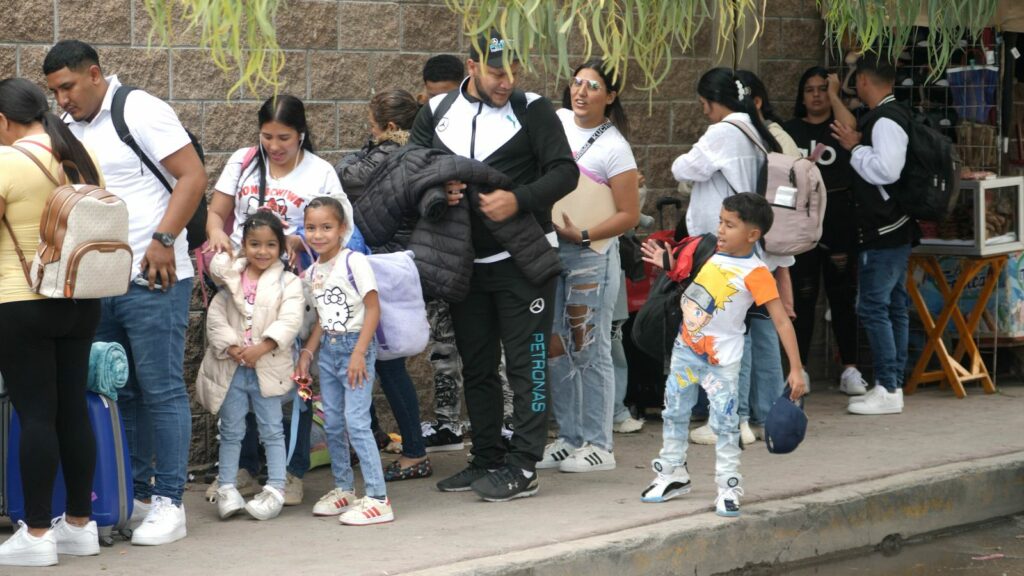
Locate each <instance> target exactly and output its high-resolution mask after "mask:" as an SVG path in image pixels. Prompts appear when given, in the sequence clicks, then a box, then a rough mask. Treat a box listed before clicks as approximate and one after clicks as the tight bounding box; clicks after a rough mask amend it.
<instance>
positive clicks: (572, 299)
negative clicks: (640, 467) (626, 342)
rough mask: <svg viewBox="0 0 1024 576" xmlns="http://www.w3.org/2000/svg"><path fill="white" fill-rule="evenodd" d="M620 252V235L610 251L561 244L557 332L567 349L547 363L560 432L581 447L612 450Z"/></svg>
mask: <svg viewBox="0 0 1024 576" xmlns="http://www.w3.org/2000/svg"><path fill="white" fill-rule="evenodd" d="M618 251H619V248H618V241H617V240H614V241H612V243H611V245H610V246H609V247H608V252H607V253H605V254H599V253H597V252H594V251H593V250H590V249H589V248H581V247H580V246H577V245H575V244H569V243H567V242H563V243H562V244H561V245H560V246H559V247H558V254H559V256H560V257H561V258H562V264H563V266H564V270H563V271H562V275H561V277H560V278H559V279H558V288H557V291H556V292H555V321H554V325H553V327H552V331H553V332H554V335H555V337H557V338H558V339H559V340H560V341H561V343H562V348H563V349H564V351H565V353H564V354H562V355H559V356H552V357H551V359H550V362H549V363H548V366H549V369H550V371H551V403H552V407H553V408H554V410H555V419H556V420H557V421H558V428H559V433H558V435H559V437H560V438H562V439H563V440H565V441H566V442H568V443H569V444H570V445H572V446H575V447H577V448H579V447H580V446H583V445H584V444H586V443H590V444H593V445H594V446H597V447H599V448H601V449H604V450H608V451H609V452H610V451H611V450H612V417H613V414H614V412H615V369H614V367H613V365H612V342H611V330H612V313H613V312H614V309H613V308H614V306H613V304H614V300H612V301H611V302H609V301H608V300H609V297H611V298H614V297H615V296H617V295H618V291H619V281H620V278H621V272H620V270H619V266H618V265H616V266H614V267H613V266H612V263H613V258H612V255H613V254H616V255H617V254H618ZM615 260H616V261H617V258H616V259H615ZM574 326H575V327H577V329H576V330H573V327H574Z"/></svg>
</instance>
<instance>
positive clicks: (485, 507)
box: [0, 382, 1024, 576]
mask: <svg viewBox="0 0 1024 576" xmlns="http://www.w3.org/2000/svg"><path fill="white" fill-rule="evenodd" d="M1001 384H1002V388H1001V389H1000V392H999V393H997V394H995V395H991V396H986V395H984V394H982V393H981V392H980V390H978V389H977V388H973V387H972V388H970V389H969V390H968V393H969V396H968V397H967V398H966V399H964V400H957V399H956V398H955V397H954V396H953V395H952V393H951V392H949V391H948V390H938V389H935V388H931V389H926V390H923V391H921V392H919V393H918V394H916V395H914V396H908V397H907V400H906V405H907V409H906V411H905V412H904V414H901V415H896V416H880V417H866V416H851V415H847V414H846V413H845V404H846V399H845V397H844V396H841V395H840V394H839V393H837V392H836V391H834V390H829V389H826V388H825V386H823V385H821V384H819V385H818V386H817V387H816V388H815V392H814V394H812V395H811V396H810V397H809V398H808V400H807V412H808V414H809V416H810V425H809V428H808V438H807V439H806V440H805V441H804V443H803V445H801V446H800V448H799V449H798V450H797V451H796V452H795V453H793V454H790V455H786V456H777V455H772V454H769V453H768V452H767V450H766V449H765V448H764V445H763V443H758V444H757V445H755V446H754V447H750V448H748V449H747V450H746V451H745V452H744V453H743V457H742V468H741V471H742V472H743V474H744V488H745V490H746V497H745V498H743V500H742V503H743V516H742V517H741V518H739V519H723V518H719V517H717V516H715V515H714V513H713V511H712V508H713V506H712V504H713V498H714V493H715V488H714V481H713V461H714V449H713V447H710V446H692V445H691V448H690V454H689V469H690V473H691V476H692V479H693V491H692V492H691V493H690V494H689V495H687V496H684V497H681V498H678V499H676V500H673V501H670V502H667V503H664V504H643V503H641V502H640V499H639V495H640V491H641V490H642V489H643V488H644V487H645V486H646V485H647V483H648V482H649V481H650V479H651V478H652V473H651V471H650V469H649V462H650V460H651V458H653V457H654V456H655V455H656V454H657V451H658V448H659V446H660V425H658V424H657V423H649V424H648V425H647V426H646V427H645V428H644V431H643V432H641V433H640V434H635V435H628V436H619V435H617V436H616V442H617V444H616V449H615V454H616V458H617V460H618V469H617V470H615V471H610V472H596V473H591V474H580V475H571V474H561V473H559V472H557V471H542V472H541V488H540V492H539V494H538V495H537V496H536V497H533V498H528V499H524V500H519V501H514V502H509V503H502V504H492V503H486V502H483V501H481V500H479V499H477V498H476V497H475V496H474V495H473V494H472V493H458V494H442V493H440V492H438V491H437V490H436V488H435V487H434V482H435V481H436V480H439V479H441V478H444V477H445V476H447V475H448V474H451V473H453V472H455V471H457V470H458V469H460V468H461V467H462V466H463V465H464V464H465V461H466V460H465V453H463V452H455V453H447V454H438V455H433V456H432V460H433V463H434V467H435V476H434V478H431V479H427V480H416V481H407V482H399V483H396V484H392V485H389V489H390V497H391V499H392V502H393V504H394V508H395V514H396V518H397V519H396V521H395V522H394V523H392V524H387V525H381V526H375V527H364V528H353V527H345V526H341V525H339V524H338V523H337V521H336V520H335V519H333V518H330V519H323V518H313V517H312V516H311V515H310V509H311V507H312V504H313V503H314V502H315V501H316V499H317V498H318V497H319V496H320V495H321V494H322V493H323V492H325V491H326V490H327V489H329V487H330V474H329V471H327V470H326V469H318V470H315V471H312V472H311V473H310V474H309V475H308V476H307V479H306V498H305V502H304V504H303V505H302V506H297V507H292V508H286V509H285V511H284V513H283V514H282V515H281V516H280V517H279V518H277V519H275V520H272V521H268V522H257V521H255V520H251V519H248V518H246V517H244V516H240V517H236V518H233V519H231V520H229V521H226V522H221V521H220V520H218V519H217V516H216V507H215V505H212V504H208V503H206V502H205V501H204V500H203V491H204V490H205V488H206V486H205V485H195V486H191V487H190V490H189V492H188V493H187V495H186V499H185V500H186V509H187V512H188V518H189V536H188V538H186V539H185V540H182V541H180V542H177V543H174V544H171V545H167V546H161V547H157V548H142V547H132V546H130V545H128V544H127V543H124V542H118V543H117V544H115V546H114V547H113V548H107V549H103V551H102V553H101V554H100V555H99V556H98V557H92V558H73V557H61V565H60V566H58V567H54V568H48V569H21V570H7V569H4V568H2V567H0V574H74V575H78V574H99V573H103V574H111V575H117V574H146V575H147V576H158V575H164V574H168V575H169V574H174V575H180V574H194V573H200V572H201V573H206V574H218V575H221V574H247V575H251V574H289V575H291V574H401V573H417V574H424V575H426V574H510V573H511V574H581V573H584V572H585V573H587V574H588V576H597V575H599V574H616V575H618V574H684V573H685V574H714V573H717V572H721V571H724V570H731V569H735V568H739V567H742V566H744V565H748V564H758V563H773V562H778V561H783V562H784V561H793V560H799V559H803V558H808V557H813V556H815V555H820V554H826V553H829V552H834V551H838V550H844V549H850V548H856V547H860V546H868V545H874V544H877V543H879V542H880V541H881V540H882V539H883V538H884V537H886V536H887V535H889V534H900V535H901V536H903V537H909V536H912V535H915V534H920V533H923V532H928V531H931V530H936V529H939V528H943V527H946V526H952V525H957V524H963V523H968V522H974V521H978V520H982V519H985V518H990V517H994V516H1002V515H1008V514H1011V513H1015V512H1020V511H1022V510H1024V386H1021V385H1019V384H1018V385H1008V384H1006V383H1005V382H1003V383H1001ZM357 477H358V474H357ZM6 536H7V533H6V532H5V533H0V538H6Z"/></svg>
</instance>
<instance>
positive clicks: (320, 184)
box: [206, 94, 352, 262]
mask: <svg viewBox="0 0 1024 576" xmlns="http://www.w3.org/2000/svg"><path fill="white" fill-rule="evenodd" d="M257 127H258V129H259V142H258V143H257V145H256V146H255V147H247V148H241V149H239V150H236V151H235V153H234V154H232V155H231V158H229V159H228V162H227V164H226V165H225V166H224V170H223V171H222V172H221V174H220V178H219V179H218V180H217V184H216V185H215V186H214V191H215V193H214V195H213V198H212V199H211V200H210V212H209V217H208V218H207V220H206V233H207V237H208V238H209V239H210V242H209V249H210V250H212V251H214V252H222V251H227V252H231V253H234V251H235V250H237V249H238V248H239V247H240V246H241V244H242V223H244V222H245V219H246V218H247V217H248V216H250V215H251V214H253V213H254V212H256V211H257V210H269V211H271V212H273V213H274V214H277V216H278V217H279V218H280V219H281V224H282V225H283V226H284V232H285V234H286V238H287V243H288V246H287V247H286V248H287V251H286V252H287V254H288V260H289V262H295V258H296V257H297V256H298V255H299V254H301V253H302V251H303V247H302V239H301V237H300V236H299V234H300V232H301V231H302V229H303V227H302V224H303V218H302V211H303V209H304V208H305V207H306V204H308V203H309V201H310V200H312V199H313V198H317V197H319V196H331V197H334V198H336V199H337V200H338V201H339V202H341V205H342V207H343V208H344V209H345V215H346V218H347V219H348V221H349V224H351V222H352V205H351V204H350V203H349V201H348V198H347V197H346V196H345V193H344V192H343V191H342V189H341V182H340V181H339V180H338V175H337V174H336V173H335V172H334V168H333V167H332V166H331V165H330V163H328V162H327V161H326V160H324V159H322V158H320V157H319V156H317V155H315V154H314V153H313V135H312V134H311V133H310V130H309V125H308V124H307V122H306V107H305V105H303V103H302V100H299V99H298V98H296V97H295V96H290V95H288V94H279V95H278V96H275V97H271V98H268V99H267V101H266V102H264V103H263V106H261V107H260V109H259V112H258V113H257ZM232 218H233V219H234V225H233V226H232V227H230V232H227V231H225V226H224V224H225V222H228V221H229V220H231V219H232ZM348 229H349V230H351V229H352V227H351V226H349V227H348ZM349 234H350V235H351V232H349ZM345 241H346V242H347V241H348V238H347V237H346V238H345Z"/></svg>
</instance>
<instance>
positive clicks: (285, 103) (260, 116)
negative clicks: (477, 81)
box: [252, 94, 313, 204]
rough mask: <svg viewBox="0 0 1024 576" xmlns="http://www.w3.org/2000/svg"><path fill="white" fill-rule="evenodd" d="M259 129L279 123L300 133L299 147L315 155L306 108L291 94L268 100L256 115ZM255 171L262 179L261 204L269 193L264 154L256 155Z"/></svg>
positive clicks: (279, 95)
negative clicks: (271, 123)
mask: <svg viewBox="0 0 1024 576" xmlns="http://www.w3.org/2000/svg"><path fill="white" fill-rule="evenodd" d="M256 118H257V120H258V122H259V124H258V125H259V127H260V128H262V127H263V125H264V124H266V123H267V122H278V123H281V124H284V125H285V126H287V127H289V128H292V129H293V130H295V131H296V132H298V133H299V139H300V144H299V147H300V148H302V149H303V150H305V151H306V152H309V153H310V154H312V153H313V135H312V134H311V133H310V131H309V124H308V123H307V122H306V106H305V105H304V104H303V103H302V100H299V99H298V98H296V97H295V96H292V95H291V94H278V95H277V96H272V97H270V98H267V101H266V102H264V103H263V106H260V110H259V112H257V113H256ZM252 169H253V171H255V172H256V174H258V175H259V179H260V195H259V198H260V204H262V203H263V198H264V196H265V195H266V193H267V164H266V160H265V159H264V158H263V154H262V153H260V154H257V155H256V162H254V163H253V168H252Z"/></svg>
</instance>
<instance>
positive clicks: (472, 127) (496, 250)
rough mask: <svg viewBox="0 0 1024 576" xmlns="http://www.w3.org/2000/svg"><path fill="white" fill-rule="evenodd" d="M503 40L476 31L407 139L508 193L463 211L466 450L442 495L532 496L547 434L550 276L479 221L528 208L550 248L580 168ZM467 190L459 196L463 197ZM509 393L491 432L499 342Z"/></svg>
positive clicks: (460, 334)
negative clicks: (505, 418) (456, 74)
mask: <svg viewBox="0 0 1024 576" xmlns="http://www.w3.org/2000/svg"><path fill="white" fill-rule="evenodd" d="M513 50H514V47H513V46H512V45H511V41H510V40H506V39H504V38H502V37H501V36H500V35H499V34H497V33H495V32H492V33H491V34H490V35H487V36H482V37H480V38H478V40H477V44H476V46H474V47H472V48H471V49H470V56H469V60H468V61H467V62H466V64H467V67H468V70H469V77H468V78H467V79H466V80H464V81H463V82H462V85H461V86H460V87H459V88H458V90H456V91H452V92H449V93H448V94H443V95H438V96H435V97H434V98H431V99H430V101H429V103H428V104H427V105H426V106H424V107H423V108H422V109H421V110H420V113H419V115H418V116H417V117H416V121H415V123H414V124H413V129H412V135H411V137H410V140H411V142H413V143H414V144H419V145H421V146H427V147H432V148H438V149H441V150H446V151H449V152H451V153H453V154H458V155H459V156H464V157H468V158H473V159H476V160H480V161H482V162H484V163H486V164H488V165H490V166H492V167H494V168H496V169H498V170H500V171H502V172H504V173H505V174H506V175H507V176H509V177H510V178H511V179H512V180H513V181H514V182H515V184H516V185H515V186H514V187H513V189H512V190H494V191H492V192H490V193H485V194H480V195H479V197H480V210H479V211H477V210H471V211H470V212H471V213H472V215H473V216H472V218H473V220H472V241H473V251H474V266H473V277H472V280H471V288H470V293H469V296H467V297H466V299H465V300H464V301H462V302H458V303H452V306H451V311H452V319H453V322H454V325H455V340H456V344H457V346H458V350H459V354H460V355H461V356H462V359H463V379H464V382H465V391H466V408H467V410H468V412H469V419H470V423H471V425H472V434H473V449H472V454H473V459H472V462H471V463H470V465H469V466H468V467H467V468H466V469H465V470H463V471H461V472H459V473H458V474H455V475H454V476H452V477H450V478H447V479H445V480H442V481H441V482H438V484H437V487H438V489H439V490H441V491H443V492H459V491H465V490H470V489H472V490H473V491H474V492H476V493H477V494H478V495H479V496H480V497H482V498H483V499H485V500H489V501H495V502H503V501H506V500H510V499H513V498H521V497H525V496H532V495H534V494H536V493H537V488H538V484H537V474H536V472H535V471H534V470H535V466H536V463H537V461H539V460H540V459H541V456H542V455H543V451H544V444H545V442H546V440H547V421H548V406H549V404H550V403H549V399H548V369H547V355H548V339H549V337H550V334H551V326H552V321H553V310H552V306H553V305H554V296H555V283H556V281H557V273H555V274H552V276H551V277H550V278H549V279H548V280H546V281H545V282H543V284H542V285H535V284H533V283H531V282H530V281H529V280H527V278H526V277H525V276H524V275H523V273H522V272H521V271H520V270H519V268H518V266H517V265H516V264H515V263H514V262H513V261H512V260H511V259H510V256H509V253H508V252H507V251H505V248H504V247H502V246H501V244H499V243H498V242H497V241H496V240H495V239H494V237H493V236H492V235H491V234H490V233H489V232H488V231H487V228H486V227H485V226H484V224H483V221H482V218H489V219H490V220H492V221H496V222H500V221H502V220H505V219H507V218H511V217H513V216H515V215H517V214H520V213H530V214H532V215H533V216H534V218H536V220H537V222H538V223H539V224H540V226H541V228H542V229H543V230H544V232H545V233H546V234H547V237H548V241H549V242H550V243H551V246H552V248H551V249H552V250H554V246H557V245H558V240H557V236H556V235H555V232H554V227H553V226H552V224H551V206H552V205H553V204H554V203H555V202H556V201H558V199H559V198H561V197H563V196H565V195H566V194H568V193H569V192H571V191H572V190H573V189H574V188H575V187H576V183H577V180H578V178H579V169H578V168H577V167H576V163H575V162H573V158H572V152H571V151H570V149H569V143H568V141H567V140H566V138H565V133H564V132H563V131H562V129H561V123H560V122H559V120H558V118H557V117H556V116H555V110H554V108H553V106H552V105H551V102H550V101H548V100H547V99H546V98H544V97H542V96H539V95H537V94H533V93H523V92H521V91H518V90H515V88H514V87H515V80H514V78H513V77H512V76H510V75H509V74H508V73H507V72H506V70H505V68H504V67H503V55H504V54H505V52H506V51H508V52H509V56H510V60H511V65H510V69H511V72H512V73H513V74H518V72H519V69H520V64H519V62H518V59H517V58H516V56H515V53H514V52H513ZM465 187H466V186H465V184H464V183H461V182H449V183H448V185H447V192H448V195H449V196H448V200H449V203H450V204H458V203H459V202H460V201H463V190H464V189H465ZM468 200H469V199H468V198H467V199H466V201H468ZM502 344H503V345H504V347H505V355H506V360H507V370H508V380H509V383H510V385H511V387H512V390H513V393H514V396H515V400H514V406H515V408H514V412H513V416H512V424H513V427H514V430H515V434H514V435H513V436H512V439H511V442H510V443H509V446H508V448H507V449H506V447H505V445H504V444H503V443H502V440H501V425H502V395H501V380H500V379H499V377H498V363H499V360H500V355H501V345H502Z"/></svg>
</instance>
